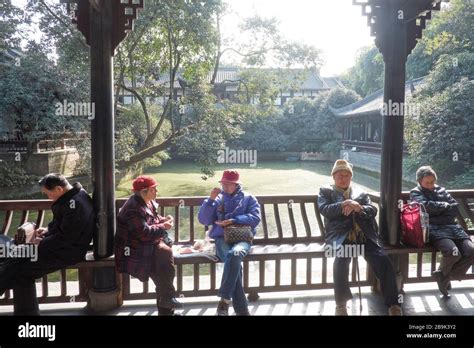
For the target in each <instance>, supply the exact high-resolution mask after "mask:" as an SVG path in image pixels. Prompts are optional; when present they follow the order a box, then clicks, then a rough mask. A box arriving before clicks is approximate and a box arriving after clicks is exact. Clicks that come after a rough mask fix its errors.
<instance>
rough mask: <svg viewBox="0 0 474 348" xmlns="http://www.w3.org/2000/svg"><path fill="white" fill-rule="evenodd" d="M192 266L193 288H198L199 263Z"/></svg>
mask: <svg viewBox="0 0 474 348" xmlns="http://www.w3.org/2000/svg"><path fill="white" fill-rule="evenodd" d="M193 267H194V272H193V278H194V290H198V289H199V264H198V263H195V264H194V265H193Z"/></svg>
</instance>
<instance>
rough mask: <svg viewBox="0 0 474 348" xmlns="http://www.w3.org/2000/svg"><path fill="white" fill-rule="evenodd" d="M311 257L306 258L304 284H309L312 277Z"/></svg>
mask: <svg viewBox="0 0 474 348" xmlns="http://www.w3.org/2000/svg"><path fill="white" fill-rule="evenodd" d="M311 260H312V259H311V258H310V257H308V258H307V259H306V285H311V283H312V282H313V281H312V278H313V264H312V261H311Z"/></svg>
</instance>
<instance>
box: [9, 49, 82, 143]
mask: <svg viewBox="0 0 474 348" xmlns="http://www.w3.org/2000/svg"><path fill="white" fill-rule="evenodd" d="M0 96H1V98H2V99H1V100H2V102H1V103H0V114H1V115H2V117H3V121H4V123H5V124H6V125H7V129H8V128H9V131H13V129H18V130H21V131H22V132H23V134H24V135H25V137H26V138H27V139H30V140H37V139H54V135H55V133H56V132H64V131H71V132H78V131H81V130H83V129H84V128H85V127H86V126H87V124H88V120H87V117H82V118H81V117H71V116H58V115H56V103H61V104H62V103H63V101H64V100H67V101H68V102H74V101H77V100H78V99H79V100H80V98H81V93H80V92H78V91H77V90H76V89H75V88H74V83H73V82H71V79H70V77H69V76H68V75H67V74H64V72H63V71H61V70H59V69H58V68H57V66H55V65H54V64H53V63H52V62H51V61H50V60H49V59H48V58H47V56H46V54H45V52H43V50H42V47H41V46H40V45H37V44H34V43H30V45H29V46H28V47H27V50H26V52H25V57H23V58H22V59H21V64H20V66H16V65H12V66H1V67H0ZM81 101H82V100H81Z"/></svg>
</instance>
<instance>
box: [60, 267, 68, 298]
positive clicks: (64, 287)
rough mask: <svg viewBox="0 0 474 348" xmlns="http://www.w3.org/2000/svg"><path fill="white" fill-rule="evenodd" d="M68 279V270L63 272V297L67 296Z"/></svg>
mask: <svg viewBox="0 0 474 348" xmlns="http://www.w3.org/2000/svg"><path fill="white" fill-rule="evenodd" d="M66 282H67V277H66V270H65V269H62V270H61V296H66V293H67V283H66Z"/></svg>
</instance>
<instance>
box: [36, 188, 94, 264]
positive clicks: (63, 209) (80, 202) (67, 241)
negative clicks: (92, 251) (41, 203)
mask: <svg viewBox="0 0 474 348" xmlns="http://www.w3.org/2000/svg"><path fill="white" fill-rule="evenodd" d="M51 210H52V211H53V221H51V222H50V223H49V224H48V232H47V233H46V234H45V236H44V238H43V240H42V241H41V243H39V246H38V254H39V258H40V259H49V260H51V261H55V262H59V263H63V264H65V265H72V264H75V263H77V262H79V261H82V260H84V257H85V255H86V253H87V249H88V247H89V244H90V243H91V241H92V235H93V233H94V229H95V214H94V208H93V205H92V199H91V198H90V197H89V195H88V194H87V192H86V191H84V190H83V189H82V186H81V184H80V183H75V184H74V185H72V189H70V190H69V191H67V192H66V193H65V194H63V195H62V196H61V197H59V199H58V200H57V201H56V202H54V203H53V205H52V206H51Z"/></svg>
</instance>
